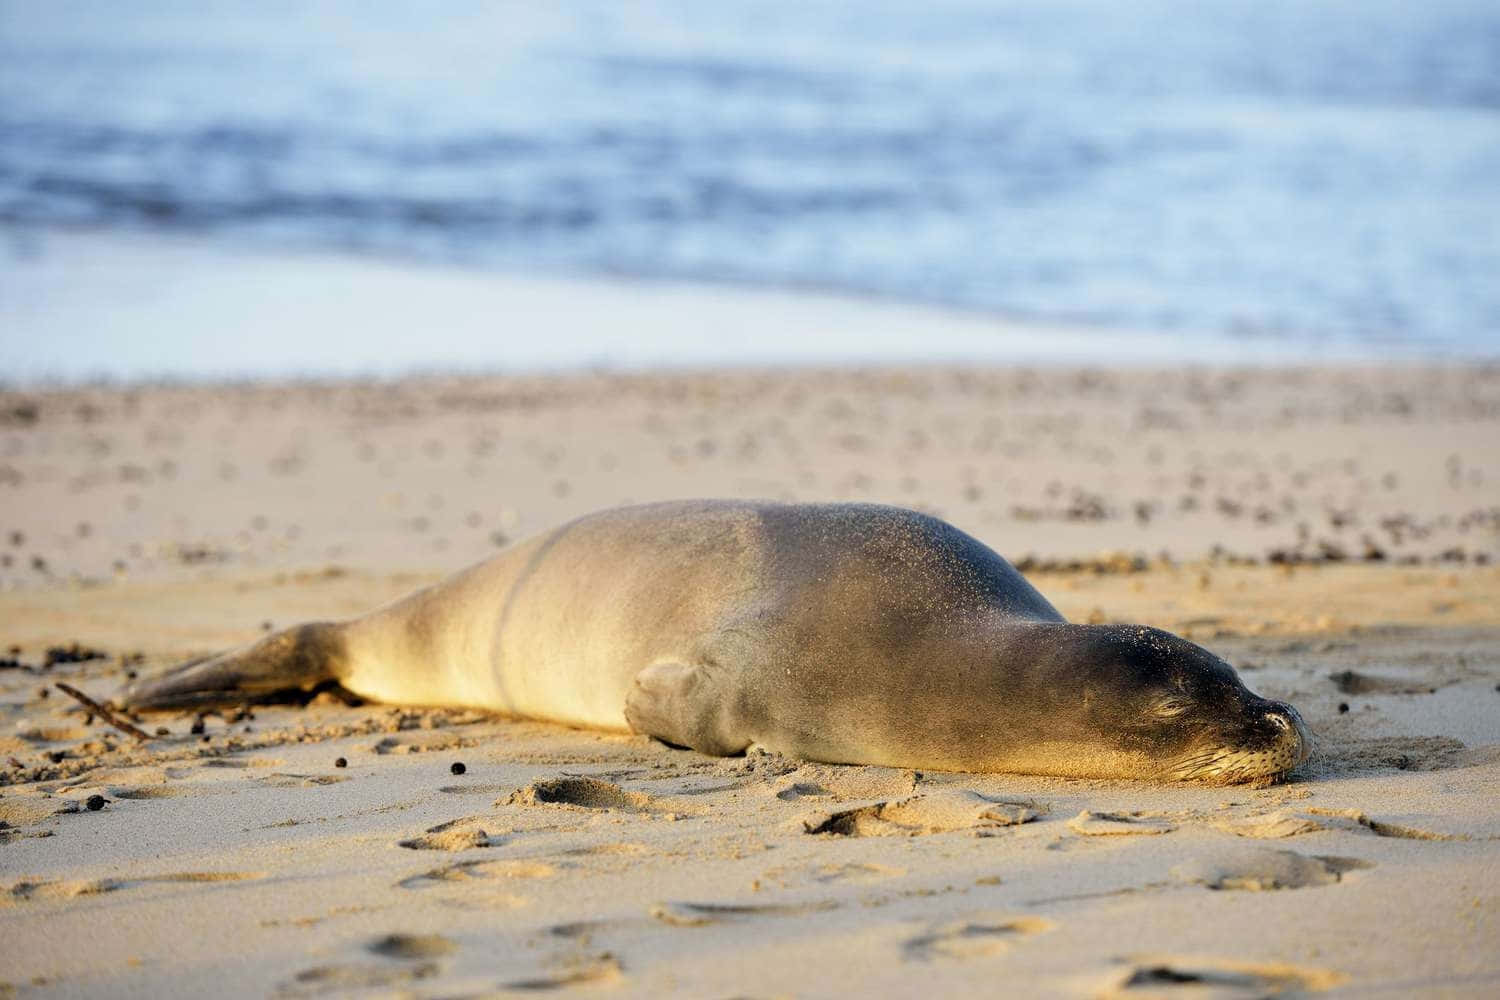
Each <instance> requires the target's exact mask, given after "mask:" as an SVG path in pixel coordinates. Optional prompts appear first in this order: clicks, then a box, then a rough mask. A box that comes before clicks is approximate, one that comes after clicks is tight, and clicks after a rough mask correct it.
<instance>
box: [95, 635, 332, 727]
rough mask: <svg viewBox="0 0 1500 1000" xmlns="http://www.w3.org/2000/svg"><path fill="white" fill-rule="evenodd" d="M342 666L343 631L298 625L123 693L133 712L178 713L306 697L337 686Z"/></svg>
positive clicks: (169, 673)
mask: <svg viewBox="0 0 1500 1000" xmlns="http://www.w3.org/2000/svg"><path fill="white" fill-rule="evenodd" d="M343 661H344V638H343V632H342V629H341V628H340V626H338V625H333V624H328V623H323V622H315V623H312V624H308V625H298V626H296V627H295V628H289V629H287V630H286V631H284V632H277V633H276V634H275V635H268V636H266V637H265V638H264V639H260V640H257V641H256V642H253V643H251V644H250V645H248V646H242V647H241V648H239V649H236V650H231V651H230V652H228V653H223V654H220V655H219V656H213V657H209V658H208V659H204V660H194V661H192V662H189V663H184V664H182V665H181V666H177V667H173V668H172V669H171V670H168V671H167V672H166V673H165V674H162V675H161V676H159V677H153V678H149V679H147V680H143V681H139V682H137V683H135V684H132V685H130V686H129V687H127V688H126V689H125V691H124V702H125V704H126V705H127V706H128V707H130V708H176V707H180V706H192V705H218V704H224V703H226V702H241V701H246V700H248V699H253V698H257V697H260V696H263V695H268V694H274V693H275V692H277V691H287V690H294V689H297V688H301V689H302V690H304V691H305V690H310V689H312V688H314V687H316V686H317V685H319V684H321V683H323V682H324V681H328V680H333V679H334V678H335V677H336V676H337V673H338V671H339V669H340V668H341V666H342V665H343Z"/></svg>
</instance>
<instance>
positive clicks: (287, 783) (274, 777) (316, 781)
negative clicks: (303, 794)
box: [255, 771, 349, 788]
mask: <svg viewBox="0 0 1500 1000" xmlns="http://www.w3.org/2000/svg"><path fill="white" fill-rule="evenodd" d="M255 780H256V781H257V782H258V783H259V784H262V785H270V786H271V787H272V788H312V787H315V786H317V785H336V784H338V783H339V782H340V781H348V780H349V778H348V776H347V775H343V774H288V773H286V772H282V771H278V772H276V773H275V774H268V775H266V776H265V777H264V778H256V779H255Z"/></svg>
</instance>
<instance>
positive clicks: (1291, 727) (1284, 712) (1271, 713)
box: [1266, 701, 1312, 767]
mask: <svg viewBox="0 0 1500 1000" xmlns="http://www.w3.org/2000/svg"><path fill="white" fill-rule="evenodd" d="M1266 721H1267V722H1269V723H1270V724H1271V725H1272V726H1273V727H1275V729H1276V730H1277V731H1278V732H1279V734H1280V738H1279V741H1278V742H1279V743H1280V745H1281V748H1282V750H1281V753H1279V754H1278V755H1277V756H1279V757H1283V758H1290V759H1291V761H1292V763H1291V767H1296V766H1297V765H1298V764H1301V763H1302V762H1303V761H1305V760H1307V758H1308V756H1309V755H1310V754H1311V753H1312V733H1310V732H1308V729H1307V723H1305V722H1303V721H1302V715H1301V713H1299V712H1298V711H1297V710H1296V709H1295V708H1293V707H1292V706H1291V705H1288V704H1287V703H1286V702H1284V701H1273V702H1271V707H1270V709H1269V710H1268V711H1267V712H1266Z"/></svg>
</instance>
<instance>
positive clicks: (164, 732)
mask: <svg viewBox="0 0 1500 1000" xmlns="http://www.w3.org/2000/svg"><path fill="white" fill-rule="evenodd" d="M156 735H157V736H171V735H172V730H170V729H168V728H167V727H166V726H157V727H156Z"/></svg>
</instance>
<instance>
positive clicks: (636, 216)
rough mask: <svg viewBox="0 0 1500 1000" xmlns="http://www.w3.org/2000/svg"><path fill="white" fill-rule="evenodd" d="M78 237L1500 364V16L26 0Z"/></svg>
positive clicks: (16, 44)
mask: <svg viewBox="0 0 1500 1000" xmlns="http://www.w3.org/2000/svg"><path fill="white" fill-rule="evenodd" d="M58 227H69V228H80V227H81V228H87V229H100V228H103V229H110V230H113V229H125V230H131V231H142V230H145V231H152V232H158V231H160V232H170V233H175V234H193V235H195V236H199V237H205V238H207V239H209V240H211V241H216V242H222V243H227V244H236V245H239V244H244V243H247V242H249V243H255V244H262V245H269V246H274V247H294V248H298V249H299V250H303V251H305V250H319V251H321V250H337V251H340V252H348V251H355V252H358V253H362V254H368V253H373V254H378V255H382V256H386V257H396V258H407V257H411V258H418V259H420V260H421V261H423V262H426V263H429V264H430V263H443V264H448V263H454V264H461V265H464V266H466V267H479V268H494V269H498V270H503V271H507V272H513V273H514V272H522V273H543V274H552V275H583V276H592V275H610V276H616V277H620V276H625V277H642V278H664V279H674V280H689V281H704V282H711V283H731V284H745V285H752V286H772V287H777V288H783V289H785V288H796V289H801V288H811V289H819V290H832V291H836V292H846V293H853V294H857V295H862V296H874V297H880V298H890V299H897V300H905V301H908V302H921V303H935V304H941V305H946V306H953V307H958V308H961V309H965V310H974V311H978V312H981V313H987V314H995V315H999V316H1003V317H1007V318H1013V319H1020V320H1028V321H1032V320H1034V321H1042V322H1047V323H1052V322H1057V323H1068V324H1083V325H1089V326H1097V327H1099V328H1101V329H1105V330H1107V329H1110V328H1131V329H1151V330H1166V331H1173V332H1175V333H1177V334H1180V336H1182V337H1183V338H1190V339H1198V340H1204V339H1209V340H1213V339H1219V340H1224V339H1255V340H1263V341H1270V342H1274V343H1277V344H1285V345H1287V347H1288V349H1289V350H1294V349H1295V348H1296V347H1297V346H1299V345H1308V344H1329V343H1337V344H1343V345H1351V346H1354V347H1356V348H1357V349H1358V350H1359V351H1360V352H1362V353H1365V354H1367V355H1369V356H1373V357H1379V356H1381V355H1382V353H1383V352H1386V351H1393V352H1401V353H1405V354H1410V353H1412V352H1416V353H1418V354H1427V355H1433V356H1474V355H1479V354H1491V353H1494V352H1495V351H1496V350H1497V345H1500V4H1496V3H1494V2H1493V0H1422V2H1420V3H1417V2H1412V0H1218V2H1212V3H1193V2H1177V3H1162V2H1153V0H1134V2H1131V3H1129V4H1119V3H1115V2H1112V0H1021V2H1012V3H998V2H975V0H925V2H923V3H911V2H907V0H899V2H897V0H864V2H860V3H828V2H822V0H795V2H762V3H747V2H721V3H703V2H699V0H638V2H631V3H620V2H604V3H588V2H580V0H557V2H551V3H485V4H476V3H461V2H451V3H443V4H438V5H432V4H410V3H385V2H377V0H357V2H345V3H318V4H308V3H301V2H271V0H265V2H255V3H248V2H247V3H214V2H206V0H198V2H183V3H163V2H151V3H130V4H120V3H114V2H99V3H81V2H72V0H68V2H46V3H41V2H38V3H31V2H26V0H4V2H0V228H3V230H4V232H5V233H7V234H9V235H10V237H11V242H12V243H13V244H14V245H15V246H16V247H18V248H19V247H23V246H24V245H25V244H26V239H27V237H28V234H36V233H44V232H47V231H50V230H55V229H57V228H58ZM16 252H17V253H20V252H21V251H20V250H17V251H16Z"/></svg>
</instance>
